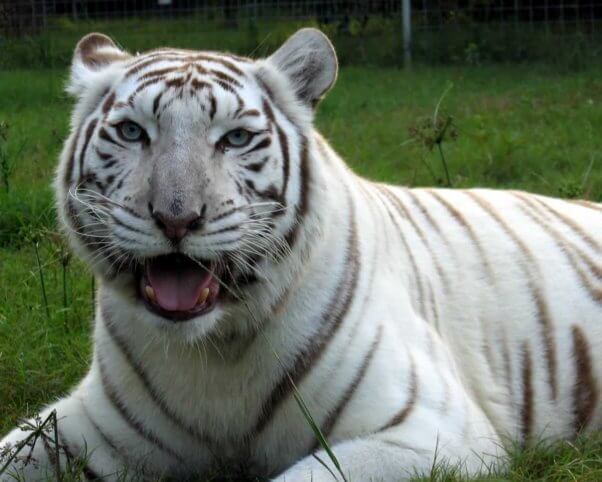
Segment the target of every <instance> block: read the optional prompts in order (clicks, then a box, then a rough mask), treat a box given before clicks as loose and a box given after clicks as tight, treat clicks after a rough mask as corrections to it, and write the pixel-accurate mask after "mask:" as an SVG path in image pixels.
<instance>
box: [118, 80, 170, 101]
mask: <svg viewBox="0 0 602 482" xmlns="http://www.w3.org/2000/svg"><path fill="white" fill-rule="evenodd" d="M179 80H180V79H175V80H173V81H165V85H166V86H169V87H171V84H170V82H175V81H178V82H179ZM163 81H164V79H163V78H161V77H157V78H154V79H149V80H146V81H144V82H142V83H141V84H140V85H139V86H138V87H136V90H134V92H132V93H131V94H130V96H129V97H128V99H127V102H126V103H127V104H128V105H129V106H133V105H134V100H135V99H136V96H137V95H138V94H139V93H140V92H142V91H143V90H144V89H146V88H147V87H150V86H151V85H155V84H158V83H160V82H163Z"/></svg>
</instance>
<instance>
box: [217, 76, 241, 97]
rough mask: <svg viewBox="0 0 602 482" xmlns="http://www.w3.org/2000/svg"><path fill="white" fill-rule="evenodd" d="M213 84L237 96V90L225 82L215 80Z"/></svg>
mask: <svg viewBox="0 0 602 482" xmlns="http://www.w3.org/2000/svg"><path fill="white" fill-rule="evenodd" d="M213 82H215V83H216V84H217V85H219V86H220V87H221V88H222V89H224V90H225V91H227V92H230V93H231V94H236V90H235V89H234V87H232V86H231V85H230V84H229V83H228V82H224V81H223V80H220V79H214V80H213Z"/></svg>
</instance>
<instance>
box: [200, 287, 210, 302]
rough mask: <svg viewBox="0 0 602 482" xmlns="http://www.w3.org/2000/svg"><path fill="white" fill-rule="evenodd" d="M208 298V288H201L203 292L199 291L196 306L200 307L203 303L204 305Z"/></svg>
mask: <svg viewBox="0 0 602 482" xmlns="http://www.w3.org/2000/svg"><path fill="white" fill-rule="evenodd" d="M208 296H209V288H203V290H202V291H201V294H200V295H199V299H198V300H197V304H198V305H202V304H203V303H205V301H206V300H207V297H208Z"/></svg>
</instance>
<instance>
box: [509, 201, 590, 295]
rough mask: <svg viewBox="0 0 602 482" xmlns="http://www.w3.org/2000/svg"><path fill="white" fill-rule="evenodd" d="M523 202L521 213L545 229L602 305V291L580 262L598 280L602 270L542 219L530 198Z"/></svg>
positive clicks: (585, 286)
mask: <svg viewBox="0 0 602 482" xmlns="http://www.w3.org/2000/svg"><path fill="white" fill-rule="evenodd" d="M522 200H523V202H524V203H525V204H521V205H519V208H520V209H521V211H522V212H523V213H524V214H525V215H526V216H527V217H529V218H530V219H531V220H532V221H533V222H535V223H537V224H538V225H539V226H540V227H541V228H543V230H544V231H545V232H546V233H548V235H549V236H550V238H551V239H552V241H553V242H554V244H555V245H556V248H557V249H558V250H559V251H560V252H561V253H563V254H564V255H565V257H566V258H567V260H568V262H569V265H571V267H572V268H574V270H575V271H576V273H577V275H578V277H579V278H580V279H581V285H582V286H583V287H584V288H585V289H586V290H587V291H588V292H589V295H590V296H591V298H592V300H593V301H596V302H598V303H602V289H600V288H598V287H596V286H594V285H593V284H592V282H591V280H590V279H589V277H588V276H587V274H586V273H585V272H584V271H583V269H582V268H581V266H580V265H579V260H581V262H583V263H584V264H586V265H587V267H588V268H589V269H590V270H591V271H592V272H593V273H594V275H595V276H596V277H597V278H598V279H601V278H602V270H601V269H600V268H599V267H598V266H596V265H595V263H594V262H593V261H592V260H591V259H589V257H588V256H587V254H586V253H585V252H584V251H583V250H581V249H580V248H578V247H577V246H575V245H573V244H572V243H570V242H569V241H568V240H567V239H566V238H564V236H563V235H562V233H560V232H559V231H558V230H556V229H555V228H553V227H552V226H551V225H550V224H549V223H547V222H546V221H545V220H543V219H541V217H540V214H539V213H538V211H537V210H536V208H535V207H534V205H533V203H531V202H530V200H529V199H528V198H526V199H522ZM527 206H528V207H527Z"/></svg>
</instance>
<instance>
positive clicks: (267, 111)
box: [261, 97, 276, 123]
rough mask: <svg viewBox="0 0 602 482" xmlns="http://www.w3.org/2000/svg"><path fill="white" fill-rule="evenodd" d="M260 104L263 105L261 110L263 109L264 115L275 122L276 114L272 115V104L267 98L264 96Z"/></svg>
mask: <svg viewBox="0 0 602 482" xmlns="http://www.w3.org/2000/svg"><path fill="white" fill-rule="evenodd" d="M261 105H262V106H263V110H264V111H265V115H266V117H267V118H268V120H269V121H270V122H271V123H274V122H276V116H275V115H274V111H273V109H272V106H271V105H270V103H269V102H268V100H267V99H266V98H265V97H264V98H263V100H262V103H261Z"/></svg>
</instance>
